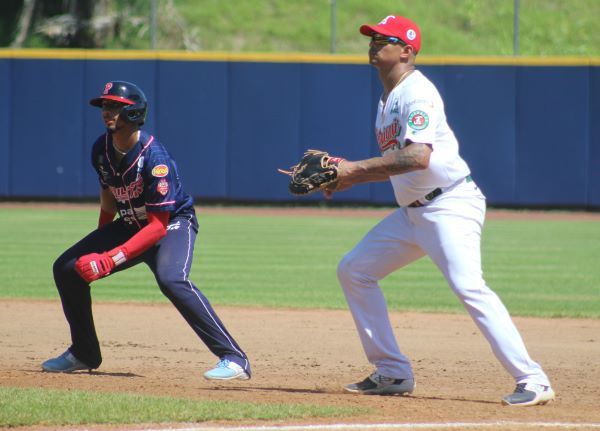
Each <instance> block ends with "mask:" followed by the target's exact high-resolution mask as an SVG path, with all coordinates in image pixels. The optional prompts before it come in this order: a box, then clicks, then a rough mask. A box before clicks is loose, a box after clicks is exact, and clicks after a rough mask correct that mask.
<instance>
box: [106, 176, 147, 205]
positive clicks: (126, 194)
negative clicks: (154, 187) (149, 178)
mask: <svg viewBox="0 0 600 431" xmlns="http://www.w3.org/2000/svg"><path fill="white" fill-rule="evenodd" d="M111 191H112V194H113V196H114V197H115V199H116V200H117V201H119V202H126V201H127V200H128V199H135V198H137V197H140V196H141V195H142V193H143V192H144V179H143V178H142V176H141V175H140V174H139V173H138V174H137V177H136V178H135V181H134V182H132V183H130V184H128V185H127V186H125V187H111Z"/></svg>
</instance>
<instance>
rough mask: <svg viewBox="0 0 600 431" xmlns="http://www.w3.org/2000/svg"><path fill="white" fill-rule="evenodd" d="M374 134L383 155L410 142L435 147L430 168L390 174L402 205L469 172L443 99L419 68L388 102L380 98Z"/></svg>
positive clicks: (451, 183) (452, 182) (394, 90)
mask: <svg viewBox="0 0 600 431" xmlns="http://www.w3.org/2000/svg"><path fill="white" fill-rule="evenodd" d="M375 134H376V137H377V143H378V144H379V149H380V150H381V153H382V154H385V153H386V152H388V151H397V150H399V149H401V148H403V147H405V146H406V142H407V141H411V142H418V143H423V144H430V145H431V147H432V149H433V151H432V153H431V158H430V160H429V167H428V168H427V169H424V170H419V171H414V172H409V173H405V174H400V175H394V176H392V177H390V181H391V182H392V186H393V188H394V194H395V196H396V201H397V202H398V205H400V206H406V205H408V204H410V203H412V202H414V201H416V200H418V199H421V198H423V197H424V196H425V195H427V194H428V193H430V192H431V191H433V190H435V189H436V188H438V187H439V188H444V187H450V186H451V185H453V184H455V183H456V182H457V181H459V180H462V179H463V178H465V177H466V176H467V175H469V174H470V171H469V167H468V166H467V164H466V162H465V161H464V160H463V159H462V158H461V157H460V155H459V154H458V142H457V140H456V137H455V136H454V133H453V132H452V130H451V129H450V127H449V126H448V123H447V122H446V114H445V112H444V102H443V101H442V98H441V97H440V94H439V92H438V90H437V88H435V86H434V85H433V83H432V82H431V81H430V80H429V79H427V78H426V77H425V76H424V75H423V74H422V73H421V72H420V71H418V70H415V71H414V72H412V73H411V74H410V75H408V77H407V78H406V79H405V80H404V81H403V82H401V83H400V84H399V85H398V86H397V87H396V88H394V89H393V90H392V92H391V93H390V94H389V96H388V98H387V101H386V102H385V103H384V102H383V101H382V100H380V101H379V107H378V110H377V120H376V122H375Z"/></svg>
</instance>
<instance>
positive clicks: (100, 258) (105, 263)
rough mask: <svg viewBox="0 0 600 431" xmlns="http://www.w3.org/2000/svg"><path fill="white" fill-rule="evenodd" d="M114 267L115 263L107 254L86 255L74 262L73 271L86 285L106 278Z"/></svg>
mask: <svg viewBox="0 0 600 431" xmlns="http://www.w3.org/2000/svg"><path fill="white" fill-rule="evenodd" d="M114 267H115V262H114V261H113V260H112V258H111V257H110V256H109V255H108V253H107V252H105V253H102V254H98V253H91V254H86V255H84V256H81V257H80V258H79V259H77V261H76V262H75V271H77V273H78V274H79V276H80V277H81V278H83V279H84V280H85V281H86V282H87V283H91V282H92V281H95V280H98V279H100V278H102V277H106V276H107V275H108V274H110V272H111V271H112V270H113V269H114Z"/></svg>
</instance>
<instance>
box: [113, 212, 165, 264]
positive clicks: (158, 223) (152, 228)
mask: <svg viewBox="0 0 600 431" xmlns="http://www.w3.org/2000/svg"><path fill="white" fill-rule="evenodd" d="M147 215H148V224H147V225H146V226H144V227H143V228H142V229H141V230H140V231H139V232H138V233H136V234H135V235H133V236H132V237H131V238H130V239H129V240H127V241H126V242H125V243H124V244H123V245H121V246H119V247H115V248H114V249H113V250H111V251H109V252H108V254H109V256H111V257H112V256H113V255H116V254H117V253H119V252H120V251H121V252H123V253H124V254H125V258H126V259H127V260H130V259H133V258H135V257H137V256H139V255H140V254H142V253H143V252H145V251H146V250H148V249H149V248H150V247H152V246H153V245H154V244H156V243H157V242H158V240H160V239H161V238H162V237H163V236H165V235H166V234H167V224H168V223H169V213H168V212H148V213H147Z"/></svg>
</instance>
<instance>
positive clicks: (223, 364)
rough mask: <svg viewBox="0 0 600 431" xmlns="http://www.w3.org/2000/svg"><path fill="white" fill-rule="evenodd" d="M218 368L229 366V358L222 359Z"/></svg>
mask: <svg viewBox="0 0 600 431" xmlns="http://www.w3.org/2000/svg"><path fill="white" fill-rule="evenodd" d="M217 368H229V359H221V360H220V361H219V363H218V364H217Z"/></svg>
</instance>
